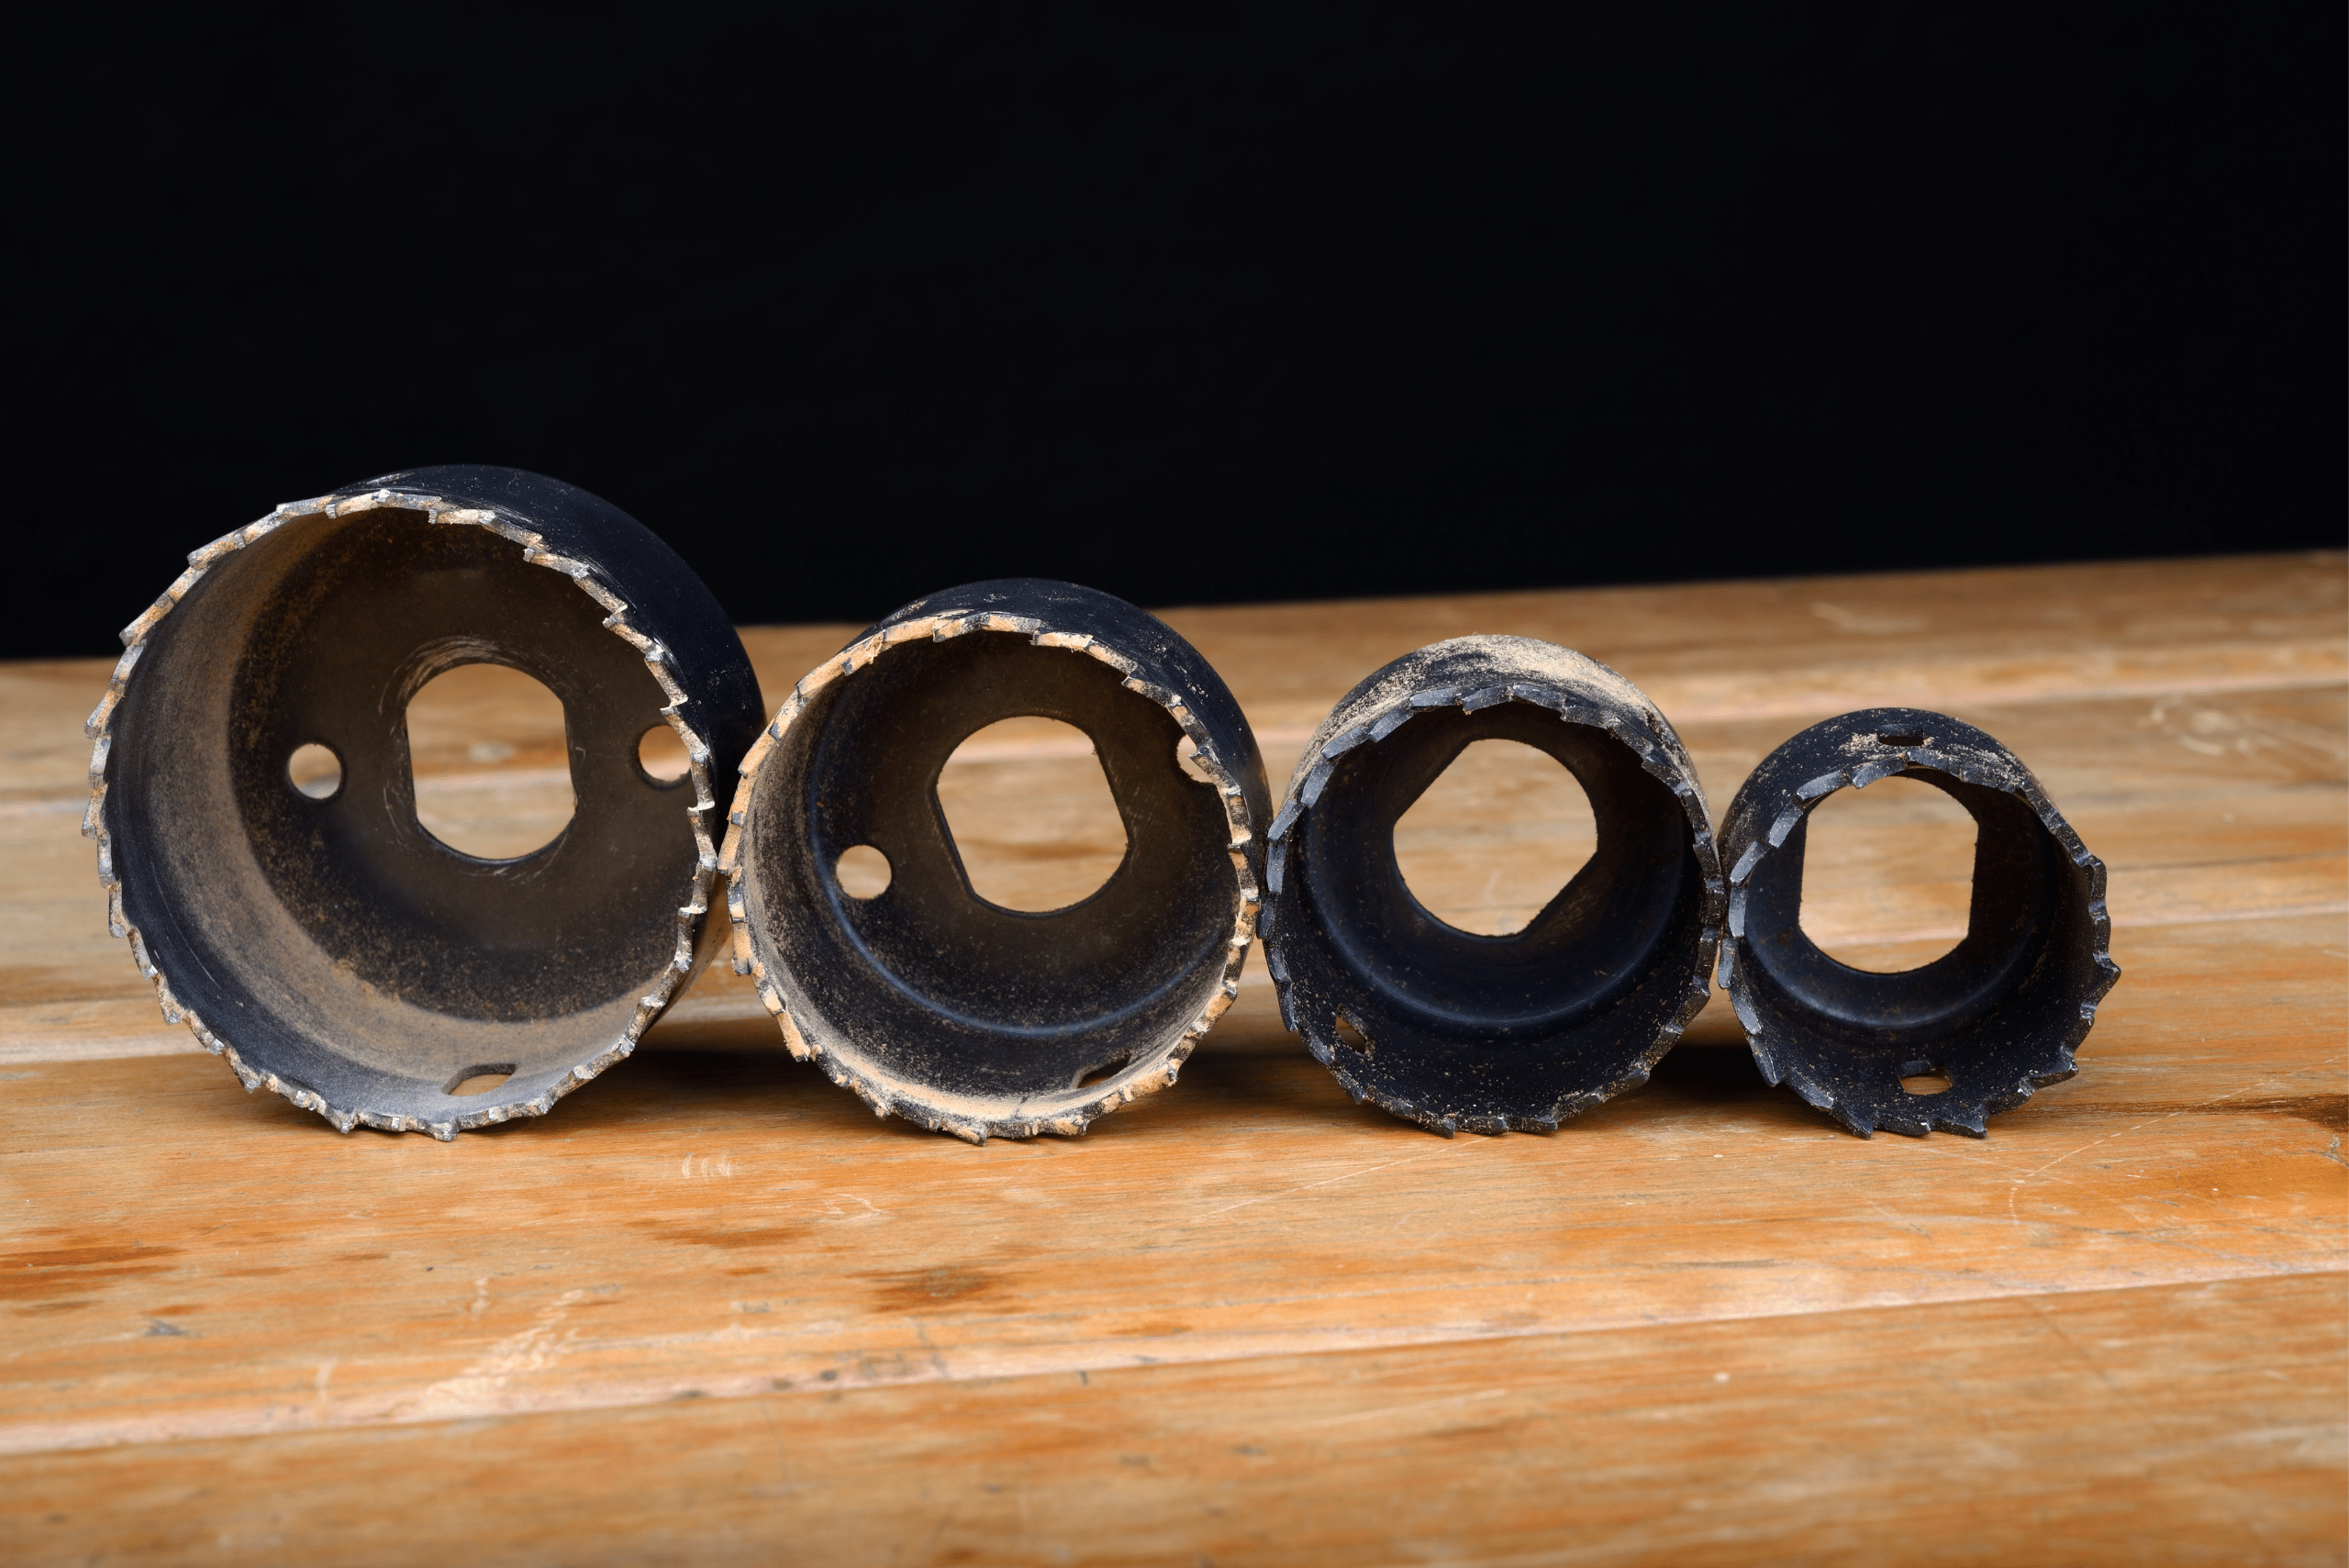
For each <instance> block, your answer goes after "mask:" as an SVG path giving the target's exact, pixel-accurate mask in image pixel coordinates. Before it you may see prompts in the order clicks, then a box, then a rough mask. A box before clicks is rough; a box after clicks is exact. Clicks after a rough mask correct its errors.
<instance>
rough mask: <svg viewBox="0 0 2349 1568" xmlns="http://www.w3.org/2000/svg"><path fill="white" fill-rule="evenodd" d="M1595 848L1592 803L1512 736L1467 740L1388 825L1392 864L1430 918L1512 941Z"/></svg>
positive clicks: (1542, 755)
mask: <svg viewBox="0 0 2349 1568" xmlns="http://www.w3.org/2000/svg"><path fill="white" fill-rule="evenodd" d="M1597 850H1598V824H1597V822H1596V821H1595V820H1594V819H1593V818H1592V817H1591V813H1590V798H1589V796H1587V795H1584V794H1583V790H1582V785H1581V784H1577V783H1576V782H1575V776H1574V774H1572V773H1568V772H1567V771H1566V768H1565V764H1564V763H1563V762H1559V761H1558V760H1557V759H1556V758H1555V757H1553V756H1551V755H1550V754H1549V753H1548V752H1546V751H1535V750H1534V749H1533V748H1532V747H1531V746H1528V745H1525V744H1524V743H1522V742H1521V741H1517V740H1477V741H1474V742H1472V743H1470V745H1469V746H1468V748H1467V749H1466V750H1465V751H1462V752H1461V753H1460V755H1459V756H1457V757H1455V758H1453V760H1452V765H1451V766H1450V767H1448V768H1446V769H1444V770H1443V772H1442V774H1441V775H1440V776H1438V778H1437V779H1436V781H1435V783H1433V784H1430V785H1429V786H1428V787H1427V790H1426V792H1425V793H1424V794H1422V795H1420V796H1419V799H1417V800H1415V801H1413V802H1412V803H1411V808H1410V809H1409V810H1408V811H1406V812H1405V813H1403V815H1402V817H1401V818H1400V819H1399V820H1397V822H1396V824H1395V864H1396V867H1397V870H1399V871H1401V872H1402V873H1403V881H1404V883H1405V884H1407V885H1408V886H1409V888H1410V890H1411V896H1413V897H1414V898H1417V899H1418V900H1419V903H1420V905H1421V906H1423V907H1425V908H1426V910H1427V911H1428V913H1429V914H1431V915H1433V916H1434V917H1436V918H1437V919H1439V920H1442V921H1443V922H1445V923H1446V924H1447V925H1450V926H1452V927H1453V928H1454V929H1458V930H1463V931H1467V932H1470V933H1471V934H1473V935H1475V936H1480V937H1507V936H1514V935H1515V934H1517V933H1518V932H1520V931H1521V930H1523V929H1525V928H1526V927H1527V926H1529V925H1531V923H1532V921H1533V917H1535V916H1536V915H1539V914H1540V913H1542V910H1543V909H1545V908H1547V907H1548V906H1549V904H1550V901H1551V900H1552V899H1553V898H1555V897H1556V896H1557V895H1558V894H1559V892H1560V891H1561V890H1563V889H1564V887H1565V885H1566V884H1568V883H1569V882H1572V881H1573V880H1574V878H1575V873H1576V872H1579V871H1580V870H1582V868H1583V866H1584V864H1585V863H1586V862H1588V861H1589V859H1590V857H1591V855H1592V854H1593V853H1594V852H1595V851H1597Z"/></svg>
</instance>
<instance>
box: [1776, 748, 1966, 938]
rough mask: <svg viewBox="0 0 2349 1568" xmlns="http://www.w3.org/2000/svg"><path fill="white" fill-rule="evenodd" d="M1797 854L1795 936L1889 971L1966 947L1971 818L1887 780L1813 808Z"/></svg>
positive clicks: (1913, 786) (1947, 802)
mask: <svg viewBox="0 0 2349 1568" xmlns="http://www.w3.org/2000/svg"><path fill="white" fill-rule="evenodd" d="M1805 833H1806V836H1807V838H1808V840H1809V844H1808V847H1807V848H1806V849H1805V850H1804V851H1803V871H1802V929H1803V934H1804V935H1805V936H1807V937H1809V939H1810V940H1812V941H1813V942H1815V943H1816V944H1818V947H1819V950H1820V951H1821V952H1823V953H1825V954H1826V955H1827V956H1828V957H1830V958H1831V959H1833V960H1835V961H1836V962H1839V963H1845V964H1849V965H1850V966H1851V967H1853V968H1854V969H1861V970H1865V971H1867V972H1868V973H1872V974H1897V973H1900V972H1901V971H1902V970H1908V969H1915V968H1917V967H1918V966H1919V965H1920V964H1927V963H1931V962H1933V960H1935V959H1937V958H1939V957H1941V956H1942V955H1943V953H1946V952H1948V951H1950V949H1952V948H1954V947H1955V946H1956V945H1957V944H1958V943H1959V942H1960V941H1962V940H1965V927H1966V922H1967V920H1968V919H1969V917H1971V914H1972V910H1973V905H1974V818H1973V817H1972V816H1971V815H1970V814H1969V813H1968V812H1967V811H1966V809H1965V807H1964V806H1960V805H1958V803H1957V802H1956V801H1954V800H1952V799H1951V798H1950V797H1949V796H1948V795H1943V793H1942V792H1941V791H1940V790H1937V789H1935V788H1934V787H1933V786H1932V785H1931V784H1925V783H1923V782H1922V781H1920V780H1918V779H1911V778H1904V777H1902V776H1900V775H1899V774H1898V773H1896V774H1894V775H1893V776H1892V777H1890V778H1887V779H1878V780H1877V781H1876V783H1874V784H1870V785H1868V786H1867V788H1865V789H1839V790H1837V791H1836V792H1835V793H1834V794H1833V795H1829V796H1828V797H1827V798H1826V799H1825V800H1822V801H1820V803H1819V805H1818V806H1814V807H1813V808H1812V810H1811V813H1810V825H1809V828H1807V829H1805Z"/></svg>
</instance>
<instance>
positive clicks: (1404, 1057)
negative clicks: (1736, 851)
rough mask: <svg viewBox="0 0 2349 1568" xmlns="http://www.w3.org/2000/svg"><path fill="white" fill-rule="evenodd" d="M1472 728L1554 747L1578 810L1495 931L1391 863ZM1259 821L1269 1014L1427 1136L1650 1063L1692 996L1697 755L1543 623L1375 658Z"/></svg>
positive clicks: (1596, 1085) (1476, 1128)
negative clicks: (1412, 818) (1405, 828)
mask: <svg viewBox="0 0 2349 1568" xmlns="http://www.w3.org/2000/svg"><path fill="white" fill-rule="evenodd" d="M1487 739H1502V740H1517V741H1520V742H1522V743H1524V744H1525V745H1528V746H1531V747H1534V748H1535V749H1537V750H1539V751H1545V752H1547V753H1549V754H1550V755H1551V756H1553V757H1554V758H1556V759H1557V760H1558V761H1559V762H1561V763H1563V764H1564V766H1565V767H1566V768H1567V769H1568V770H1569V771H1570V772H1572V773H1574V775H1575V778H1576V780H1578V781H1579V782H1580V784H1581V785H1582V787H1583V790H1584V793H1585V794H1586V795H1588V797H1589V800H1590V805H1591V811H1592V814H1593V817H1595V819H1596V821H1597V824H1598V851H1597V852H1596V853H1595V854H1594V855H1593V856H1592V857H1591V859H1590V861H1589V862H1588V863H1587V864H1586V865H1585V866H1584V867H1583V869H1582V870H1581V871H1580V872H1578V873H1576V874H1575V877H1574V879H1573V880H1572V881H1571V882H1569V883H1568V884H1566V886H1565V887H1564V889H1562V890H1561V891H1560V892H1559V894H1558V895H1557V896H1556V897H1555V898H1553V899H1552V900H1551V901H1550V903H1549V905H1548V906H1546V907H1544V908H1543V909H1542V912H1541V913H1540V914H1539V915H1537V916H1535V917H1534V918H1533V920H1532V922H1531V924H1529V925H1528V926H1527V927H1526V928H1525V929H1523V930H1521V931H1519V932H1517V933H1516V934H1515V935H1513V936H1497V937H1496V936H1475V935H1472V934H1470V933H1468V932H1466V931H1462V930H1459V929H1455V928H1453V927H1452V926H1449V925H1447V924H1445V923H1444V922H1443V921H1442V920H1440V919H1438V918H1437V917H1434V916H1433V915H1431V914H1430V913H1429V912H1428V911H1427V910H1426V908H1424V907H1423V906H1421V905H1420V904H1419V900H1418V899H1417V898H1415V897H1414V896H1413V895H1412V894H1411V892H1410V889H1409V888H1408V887H1407V886H1406V885H1405V884H1404V882H1403V876H1402V872H1401V870H1400V868H1399V867H1398V866H1397V863H1396V859H1395V836H1394V835H1395V823H1396V821H1397V818H1399V817H1401V816H1402V815H1403V813H1404V812H1405V811H1407V810H1408V809H1409V808H1410V806H1411V803H1412V802H1413V801H1415V800H1417V799H1418V798H1419V795H1420V794H1421V793H1422V792H1423V791H1425V790H1426V789H1427V787H1428V786H1429V785H1430V784H1433V783H1434V782H1435V780H1436V778H1437V777H1438V776H1439V775H1440V774H1441V773H1442V772H1443V771H1444V769H1445V768H1446V767H1448V766H1449V765H1450V764H1451V762H1452V761H1453V759H1454V758H1455V757H1457V756H1458V755H1459V754H1460V753H1461V751H1464V750H1465V749H1466V748H1467V747H1468V746H1469V745H1470V744H1472V743H1473V742H1475V741H1477V740H1487ZM1268 838H1269V840H1270V849H1269V852H1268V859H1267V862H1266V877H1265V881H1266V887H1267V889H1268V901H1267V904H1266V907H1265V912H1264V922H1263V931H1264V941H1265V945H1264V953H1265V962H1266V963H1267V964H1268V966H1269V967H1270V968H1271V970H1272V973H1273V979H1274V982H1275V984H1276V985H1277V986H1278V987H1279V991H1280V1001H1281V1015H1282V1018H1284V1020H1286V1022H1287V1024H1288V1025H1289V1027H1290V1028H1292V1029H1297V1031H1298V1032H1300V1033H1302V1034H1303V1035H1304V1036H1305V1039H1306V1042H1307V1044H1308V1046H1309V1047H1310V1048H1311V1049H1312V1051H1313V1054H1314V1056H1315V1058H1316V1059H1318V1060H1319V1062H1321V1063H1322V1064H1323V1065H1324V1066H1326V1067H1328V1068H1329V1069H1330V1072H1331V1073H1334V1074H1335V1075H1336V1076H1337V1079H1338V1082H1339V1083H1341V1084H1343V1085H1344V1086H1345V1088H1346V1091H1347V1092H1348V1093H1349V1094H1351V1095H1353V1096H1354V1098H1355V1099H1357V1100H1362V1099H1369V1100H1372V1101H1375V1103H1377V1104H1378V1105H1379V1106H1383V1107H1384V1108H1386V1110H1389V1111H1392V1112H1393V1113H1394V1114H1396V1115H1397V1116H1399V1117H1406V1118H1409V1119H1411V1120H1413V1121H1416V1122H1418V1123H1419V1124H1420V1125H1421V1126H1423V1127H1427V1128H1431V1129H1434V1130H1436V1131H1438V1132H1442V1133H1443V1134H1445V1135H1446V1136H1450V1135H1451V1134H1452V1133H1453V1132H1454V1131H1456V1130H1457V1129H1461V1128H1466V1129H1468V1130H1470V1131H1472V1132H1486V1133H1497V1132H1502V1131H1507V1130H1510V1129H1516V1130H1520V1131H1544V1132H1546V1131H1553V1130H1555V1129H1556V1128H1557V1126H1558V1124H1559V1123H1560V1122H1562V1121H1564V1120H1565V1119H1566V1118H1570V1117H1574V1116H1576V1115H1579V1114H1580V1113H1582V1112H1584V1111H1586V1110H1588V1109H1590V1108H1591V1107H1592V1106H1597V1105H1599V1104H1601V1103H1603V1102H1604V1101H1606V1100H1607V1099H1608V1098H1609V1097H1610V1096H1612V1095H1619V1094H1621V1093H1622V1092H1624V1091H1625V1090H1627V1089H1631V1088H1634V1087H1636V1086H1638V1085H1639V1084H1642V1083H1644V1082H1646V1081H1647V1076H1648V1073H1649V1071H1650V1070H1651V1069H1652V1068H1653V1067H1654V1065H1655V1063H1656V1062H1657V1061H1658V1060H1660V1059H1661V1058H1662V1057H1663V1055H1664V1052H1665V1051H1669V1050H1671V1049H1672V1046H1673V1043H1674V1042H1675V1041H1676V1040H1678V1039H1679V1038H1680V1035H1681V1032H1682V1030H1684V1029H1686V1028H1687V1025H1688V1023H1689V1022H1690V1020H1692V1019H1693V1018H1695V1017H1696V1016H1697V1014H1698V1010H1699V1009H1701V1008H1702V1007H1703V1006H1704V1005H1705V997H1706V984H1707V976H1708V974H1709V971H1710V969H1711V967H1712V958H1713V951H1714V945H1715V943H1716V941H1717V940H1718V930H1719V926H1720V912H1721V904H1722V890H1721V875H1720V858H1719V857H1718V855H1717V854H1716V853H1715V851H1714V845H1713V832H1712V819H1711V817H1710V815H1709V812H1708V810H1707V808H1706V805H1705V797H1704V792H1703V791H1702V789H1701V788H1700V787H1699V786H1698V782H1697V774H1696V770H1695V769H1694V767H1692V766H1691V765H1690V763H1689V761H1688V754H1687V751H1685V750H1684V749H1683V748H1682V746H1681V744H1680V740H1679V737H1678V736H1676V735H1675V734H1674V733H1673V729H1672V726H1671V725H1670V724H1668V723H1666V722H1665V720H1664V716H1663V715H1662V714H1661V713H1659V712H1658V711H1657V710H1656V708H1655V706H1654V705H1653V703H1650V702H1649V701H1648V700H1647V698H1646V697H1645V696H1643V695H1641V693H1640V691H1639V689H1638V688H1637V687H1636V686H1634V685H1632V684H1631V683H1630V682H1629V681H1626V680H1625V679H1623V677H1622V676H1620V675H1619V674H1617V673H1615V672H1614V671H1612V670H1609V668H1607V667H1606V666H1605V665H1603V664H1600V663H1598V662H1595V661H1593V660H1590V659H1586V658H1585V657H1583V656H1582V655H1581V654H1579V653H1575V652H1573V651H1570V650H1567V649H1564V648H1560V647H1558V646H1556V645H1555V644H1553V643H1548V642H1541V641H1537V640H1535V639H1531V638H1523V637H1489V636H1487V637H1463V638H1456V639H1453V640H1451V641H1448V642H1439V643H1436V644H1434V645H1432V646H1431V647H1427V648H1422V649H1420V650H1419V651H1417V652H1415V653H1410V654H1407V655H1405V656H1404V657H1403V658H1401V659H1398V660H1397V661H1395V662H1393V663H1391V664H1388V665H1387V666H1386V667H1385V668H1384V669H1382V670H1380V671H1378V672H1377V673H1375V674H1374V675H1372V676H1371V677H1370V678H1369V679H1368V680H1366V681H1364V682H1363V683H1362V684H1360V685H1358V686H1356V687H1355V688H1354V689H1353V691H1352V692H1351V693H1349V694H1348V695H1346V697H1345V698H1344V700H1343V701H1341V702H1340V703H1339V704H1338V706H1337V707H1336V708H1334V709H1333V710H1331V712H1330V716H1329V717H1327V718H1325V719H1323V720H1322V722H1321V725H1320V728H1319V729H1317V730H1316V731H1315V733H1314V736H1313V739H1312V740H1311V741H1309V742H1308V745H1307V747H1306V750H1305V754H1304V756H1303V757H1302V758H1301V759H1299V761H1298V762H1297V772H1296V773H1295V775H1294V776H1293V777H1292V778H1291V779H1290V781H1289V786H1288V792H1287V794H1286V796H1285V797H1284V798H1283V801H1282V804H1281V808H1280V814H1279V816H1278V817H1275V819H1274V822H1273V826H1272V829H1271V832H1270V833H1269V835H1268ZM1341 1019H1343V1020H1344V1023H1345V1024H1346V1025H1347V1026H1350V1028H1348V1029H1341V1025H1340V1020H1341ZM1349 1034H1351V1035H1352V1036H1353V1037H1354V1038H1353V1039H1349V1038H1348V1036H1349Z"/></svg>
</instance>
